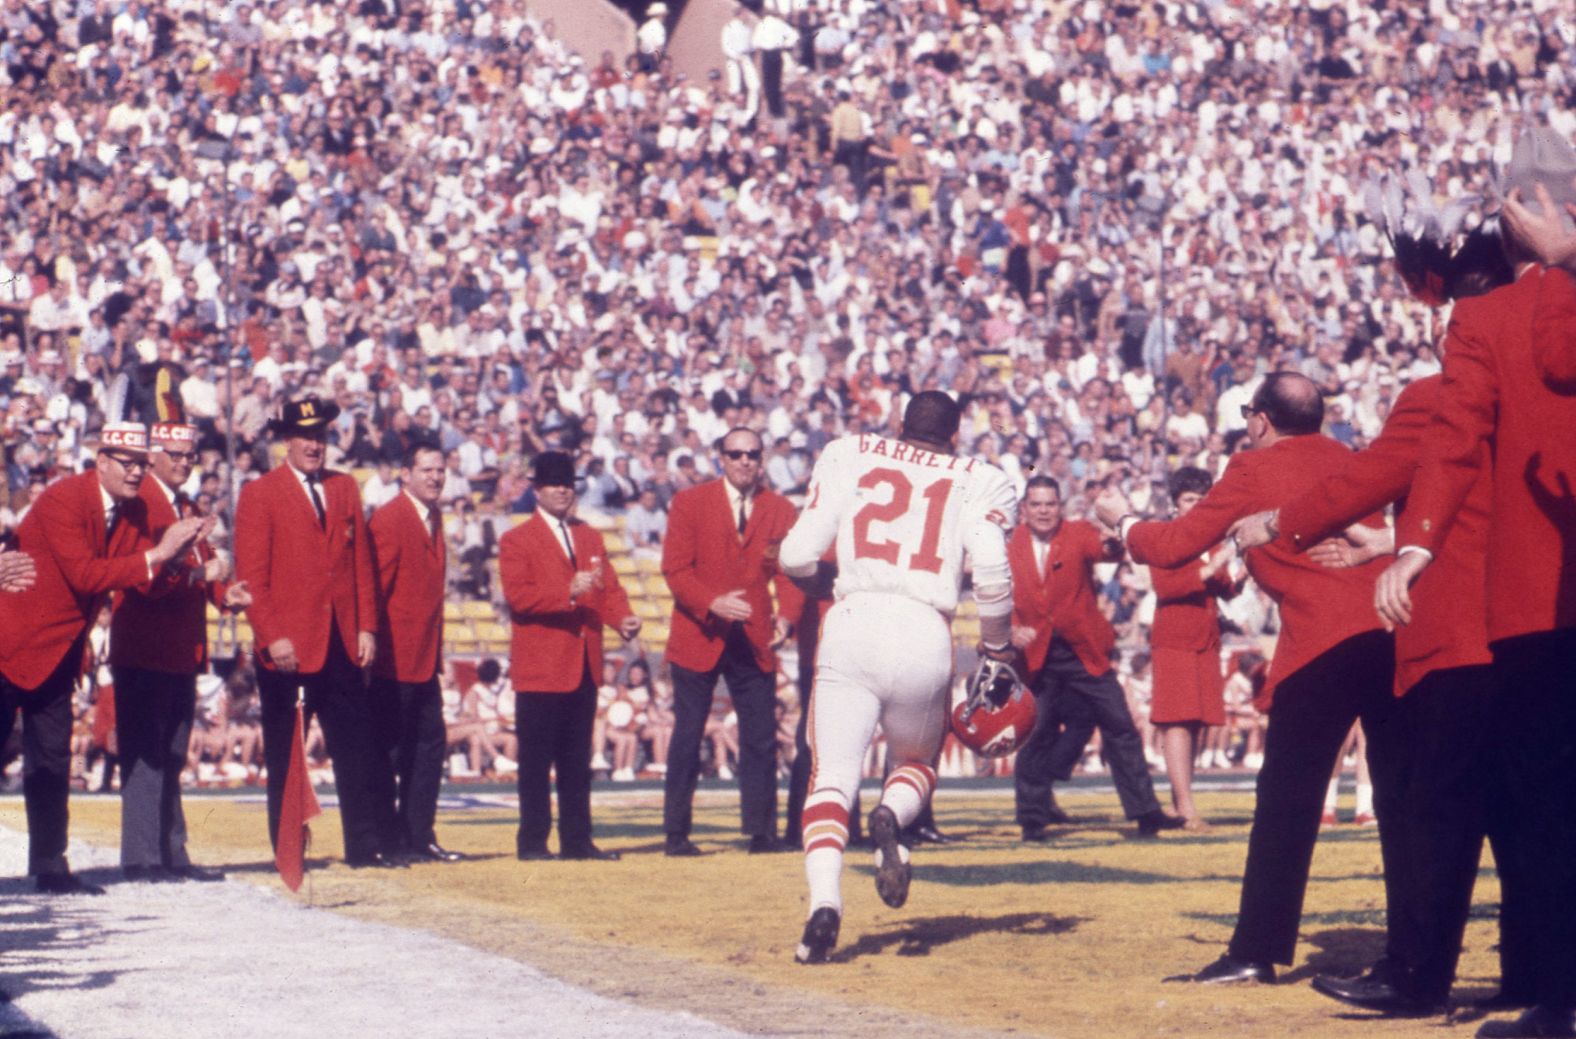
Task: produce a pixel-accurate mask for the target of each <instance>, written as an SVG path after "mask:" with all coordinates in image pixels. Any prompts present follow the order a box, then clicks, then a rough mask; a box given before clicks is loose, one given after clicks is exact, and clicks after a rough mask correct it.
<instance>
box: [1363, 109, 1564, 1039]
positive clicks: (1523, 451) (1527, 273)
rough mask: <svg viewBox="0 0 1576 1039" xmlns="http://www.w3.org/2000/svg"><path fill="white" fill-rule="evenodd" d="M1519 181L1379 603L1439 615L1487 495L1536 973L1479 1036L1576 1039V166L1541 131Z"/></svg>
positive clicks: (1530, 142) (1466, 306) (1502, 709)
mask: <svg viewBox="0 0 1576 1039" xmlns="http://www.w3.org/2000/svg"><path fill="white" fill-rule="evenodd" d="M1506 181H1507V184H1506V187H1507V189H1508V192H1509V198H1508V199H1507V201H1506V204H1505V213H1504V216H1505V220H1504V227H1505V231H1506V233H1505V234H1504V236H1503V238H1504V245H1505V255H1506V257H1507V259H1508V260H1509V261H1510V264H1511V266H1512V268H1513V271H1514V277H1515V280H1514V281H1513V282H1512V283H1511V284H1509V285H1506V286H1505V287H1503V288H1501V289H1499V290H1497V291H1495V292H1493V293H1490V294H1488V295H1486V296H1483V297H1481V298H1479V299H1471V300H1464V301H1462V302H1461V303H1460V304H1459V305H1458V306H1457V307H1456V308H1455V312H1454V313H1453V314H1452V315H1451V321H1450V328H1449V333H1448V336H1447V347H1446V350H1445V369H1444V378H1443V382H1442V390H1441V394H1440V396H1441V400H1440V403H1439V406H1438V408H1437V410H1436V412H1435V415H1434V418H1433V420H1432V422H1431V423H1430V425H1429V428H1428V430H1427V432H1426V433H1425V435H1424V444H1423V451H1422V460H1421V464H1420V465H1419V467H1418V470H1417V473H1416V475H1415V476H1413V478H1412V481H1411V486H1410V488H1409V491H1408V505H1407V509H1406V511H1405V512H1404V513H1403V514H1402V516H1401V517H1400V520H1399V522H1398V523H1397V526H1396V543H1397V544H1398V545H1399V546H1400V548H1399V550H1398V552H1397V555H1396V560H1395V562H1394V563H1392V564H1391V565H1390V568H1389V569H1388V570H1386V571H1385V573H1384V574H1383V575H1382V576H1381V577H1380V579H1379V583H1378V587H1377V588H1376V589H1375V593H1374V596H1375V605H1376V607H1377V608H1378V610H1379V615H1380V617H1381V618H1383V619H1384V621H1385V623H1386V624H1387V625H1392V626H1394V625H1402V626H1404V625H1412V624H1418V623H1420V617H1422V616H1423V611H1424V610H1425V609H1429V608H1433V607H1435V606H1437V605H1439V604H1438V602H1437V600H1439V599H1440V598H1441V596H1442V595H1447V594H1448V590H1443V589H1441V588H1439V587H1438V586H1437V585H1430V584H1429V581H1430V580H1431V579H1432V577H1433V574H1434V571H1435V570H1436V568H1441V567H1443V566H1445V565H1446V563H1447V557H1448V554H1449V551H1450V539H1452V538H1453V537H1455V536H1456V529H1457V528H1458V527H1459V526H1460V523H1461V517H1462V514H1463V511H1464V509H1463V506H1464V505H1465V503H1466V502H1467V501H1468V500H1469V499H1470V497H1471V495H1472V494H1473V490H1474V488H1475V487H1476V485H1477V484H1478V482H1479V481H1480V480H1482V479H1486V480H1487V481H1488V487H1489V494H1488V514H1489V522H1488V538H1487V545H1486V565H1485V568H1484V569H1485V574H1486V583H1485V595H1486V607H1485V611H1484V616H1485V622H1486V628H1487V638H1488V648H1489V651H1490V653H1491V654H1492V657H1493V663H1492V665H1491V666H1492V669H1493V673H1494V679H1495V681H1496V683H1497V688H1498V693H1497V697H1498V702H1497V703H1496V710H1494V711H1493V712H1492V714H1491V731H1490V734H1489V741H1490V746H1491V748H1492V750H1491V753H1492V754H1494V756H1495V758H1496V760H1497V762H1498V766H1499V767H1500V768H1502V769H1503V770H1504V771H1503V773H1502V774H1503V775H1504V782H1503V784H1502V791H1501V792H1500V794H1499V800H1498V801H1497V803H1496V804H1494V805H1493V807H1492V815H1493V816H1494V817H1495V819H1496V820H1497V821H1498V823H1499V824H1500V827H1501V829H1502V831H1503V834H1504V845H1505V858H1506V859H1507V860H1508V862H1507V865H1508V866H1509V867H1510V872H1511V874H1512V882H1513V884H1514V885H1519V888H1520V893H1519V895H1518V894H1515V892H1514V891H1507V896H1506V898H1507V902H1510V901H1511V900H1512V899H1513V898H1514V899H1524V900H1525V901H1524V902H1523V903H1521V904H1524V905H1526V906H1527V907H1528V910H1529V911H1528V913H1527V917H1526V927H1527V929H1526V932H1525V934H1524V935H1523V938H1524V940H1525V942H1526V948H1525V949H1524V950H1523V953H1524V957H1525V958H1524V960H1523V961H1521V962H1523V963H1524V964H1525V967H1526V970H1527V973H1526V975H1525V976H1523V977H1522V978H1520V979H1512V978H1511V977H1508V976H1507V977H1506V978H1505V979H1504V986H1505V987H1504V988H1503V989H1502V991H1501V996H1502V997H1503V998H1502V1000H1501V1001H1500V1002H1501V1004H1502V1005H1507V1006H1516V1005H1528V1004H1530V1006H1528V1009H1527V1010H1526V1011H1525V1012H1524V1013H1523V1014H1522V1015H1521V1016H1520V1017H1518V1018H1515V1019H1512V1020H1500V1021H1489V1022H1486V1023H1485V1024H1484V1025H1483V1027H1482V1028H1481V1029H1480V1030H1479V1031H1478V1035H1479V1036H1489V1037H1493V1036H1499V1037H1505V1039H1518V1037H1523V1036H1528V1037H1544V1036H1564V1037H1576V780H1573V778H1572V772H1573V769H1576V695H1573V694H1572V680H1571V666H1572V662H1573V661H1576V435H1573V430H1576V283H1573V281H1572V278H1571V274H1570V270H1569V267H1570V266H1571V265H1572V264H1573V257H1576V233H1573V224H1572V222H1571V220H1570V216H1571V214H1573V213H1576V150H1573V149H1572V148H1571V147H1570V145H1569V144H1568V143H1567V142H1566V141H1564V140H1563V139H1561V138H1559V137H1558V136H1557V135H1555V134H1553V133H1551V132H1549V131H1547V130H1532V131H1529V132H1528V133H1526V134H1525V135H1523V137H1522V138H1521V140H1520V141H1518V143H1517V145H1516V148H1515V152H1514V154H1513V155H1512V158H1511V165H1510V169H1509V171H1508V175H1507V177H1506ZM1549 262H1558V263H1561V264H1563V265H1565V267H1566V268H1567V269H1550V268H1545V266H1544V265H1543V264H1544V263H1549ZM1414 582H1415V585H1414ZM1414 599H1415V600H1416V601H1415V604H1414ZM1513 980H1517V981H1519V984H1518V985H1516V986H1514V987H1513V985H1512V981H1513Z"/></svg>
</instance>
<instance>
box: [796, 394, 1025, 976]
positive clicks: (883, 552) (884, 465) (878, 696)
mask: <svg viewBox="0 0 1576 1039" xmlns="http://www.w3.org/2000/svg"><path fill="white" fill-rule="evenodd" d="M959 418H960V409H959V408H958V405H957V404H956V403H955V402H954V401H953V400H952V398H950V397H948V396H947V395H946V394H945V393H941V392H939V391H935V390H927V391H925V392H923V393H919V394H916V395H915V396H914V398H913V399H912V400H910V401H909V404H908V407H907V408H906V409H905V411H904V413H903V429H902V434H901V436H900V438H899V439H895V440H894V439H891V438H888V437H881V436H876V435H874V434H870V433H863V434H858V435H850V436H845V437H841V438H839V439H838V440H835V441H833V442H832V443H831V444H828V445H827V447H826V449H825V451H823V452H822V454H821V457H820V459H818V460H817V462H816V465H815V471H814V474H813V476H812V478H811V484H810V496H809V502H808V504H807V505H806V506H805V509H804V511H803V512H802V513H801V514H800V515H799V518H798V520H797V521H796V522H795V523H794V526H793V529H792V530H790V531H789V533H788V536H787V538H786V539H785V540H784V541H783V543H782V550H781V555H780V558H779V564H780V565H781V567H782V569H783V571H784V572H785V573H787V574H788V575H789V576H790V577H792V578H794V579H795V580H796V581H798V582H800V583H801V586H803V587H807V588H808V587H814V586H815V585H816V584H817V582H820V583H825V582H827V581H829V580H831V579H832V566H831V564H826V563H822V562H820V560H821V557H822V556H823V554H824V553H825V552H826V550H827V549H828V548H830V547H831V546H832V545H833V543H834V541H835V543H836V546H837V556H836V557H837V564H836V577H835V582H836V583H835V585H834V589H833V594H834V597H835V598H836V600H837V601H836V605H834V606H833V607H832V608H831V610H830V611H829V612H828V613H827V615H826V620H825V622H824V624H823V627H822V632H821V643H820V651H819V653H818V654H817V657H816V668H815V683H814V686H813V688H812V691H811V695H810V704H809V707H808V708H807V709H808V710H809V711H810V747H811V753H812V759H811V760H812V765H811V768H812V772H811V778H810V794H809V796H808V797H807V798H806V800H805V807H804V851H805V856H804V865H805V876H806V879H807V880H808V881H809V886H810V899H809V910H810V914H809V919H808V920H807V921H806V923H805V927H804V936H803V938H802V939H801V940H800V943H799V947H798V949H797V951H796V952H795V954H794V958H795V959H796V960H798V961H799V962H800V963H822V962H824V961H825V960H826V958H827V956H828V954H829V953H830V952H831V950H832V948H833V947H834V946H835V945H836V944H837V932H838V928H839V927H840V925H841V923H842V912H843V898H842V870H843V849H844V847H845V846H846V845H847V843H848V811H849V805H850V803H851V802H852V800H853V796H854V792H855V791H856V790H857V789H858V785H859V778H860V771H861V766H862V764H863V761H864V757H865V750H866V748H867V747H868V746H869V743H870V739H871V737H872V736H873V735H874V733H875V728H876V725H877V723H879V724H880V725H881V729H882V731H883V732H884V733H885V734H886V740H887V752H888V755H889V758H890V760H891V761H892V763H893V764H894V765H895V767H894V768H893V769H892V770H891V772H890V774H889V775H888V777H887V780H886V784H885V786H884V787H883V789H882V791H881V803H880V805H878V806H877V807H876V809H875V810H874V811H872V812H871V813H870V829H869V833H870V836H871V838H872V840H873V841H874V842H875V845H876V891H877V892H878V893H879V894H880V895H881V899H882V901H884V902H885V903H886V904H887V905H889V906H892V907H894V908H896V907H898V906H901V905H902V904H903V903H904V901H906V900H907V898H908V885H909V877H910V866H909V861H908V849H907V848H905V847H903V846H902V845H901V844H900V843H899V842H898V832H899V831H900V830H902V828H903V827H904V826H906V825H907V824H908V823H909V822H911V821H912V820H913V819H914V818H915V817H916V816H917V815H918V814H919V812H920V810H921V809H922V808H923V807H924V806H925V803H926V802H927V800H928V799H929V798H930V794H931V791H932V790H933V789H934V788H935V785H936V773H935V771H934V770H933V769H932V768H931V762H932V761H934V760H935V758H936V753H937V751H938V750H939V749H940V747H941V740H942V737H943V736H944V735H945V733H946V729H947V710H946V698H947V692H948V689H949V687H950V685H951V680H952V633H951V618H952V614H953V612H954V611H955V610H956V609H957V605H958V588H959V585H960V584H961V583H962V579H963V560H964V556H965V554H966V555H967V556H968V557H969V559H970V560H971V562H972V564H973V573H974V597H975V601H976V602H977V603H978V605H979V615H980V636H981V646H980V650H981V654H982V657H983V658H984V659H985V660H991V659H994V660H1001V661H1005V660H1010V659H1011V658H1012V653H1013V651H1012V649H1011V637H1012V577H1011V574H1010V571H1009V570H1008V566H1007V547H1006V537H1007V532H1008V531H1010V530H1011V529H1012V526H1013V522H1014V517H1015V515H1016V511H1017V496H1016V495H1015V494H1014V492H1013V487H1012V482H1011V481H1010V480H1009V479H1008V478H1007V476H1006V474H1005V473H1003V472H1002V471H1001V470H999V469H997V468H996V467H994V466H992V465H989V464H987V463H985V462H982V461H978V460H966V459H962V458H958V457H956V456H955V455H954V453H953V452H954V451H955V449H956V446H957V439H958V422H959Z"/></svg>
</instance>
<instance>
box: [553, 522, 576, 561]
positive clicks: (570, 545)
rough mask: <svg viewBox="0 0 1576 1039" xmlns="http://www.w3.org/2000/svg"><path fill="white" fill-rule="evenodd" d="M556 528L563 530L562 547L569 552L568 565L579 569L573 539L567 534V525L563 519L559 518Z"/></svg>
mask: <svg viewBox="0 0 1576 1039" xmlns="http://www.w3.org/2000/svg"><path fill="white" fill-rule="evenodd" d="M558 529H559V530H561V531H563V532H564V548H565V549H566V550H567V551H568V552H569V565H570V566H571V567H572V568H574V569H576V570H579V569H580V563H579V561H578V560H576V559H575V540H574V538H572V537H570V536H569V527H568V526H567V525H565V523H564V521H563V520H559V521H558Z"/></svg>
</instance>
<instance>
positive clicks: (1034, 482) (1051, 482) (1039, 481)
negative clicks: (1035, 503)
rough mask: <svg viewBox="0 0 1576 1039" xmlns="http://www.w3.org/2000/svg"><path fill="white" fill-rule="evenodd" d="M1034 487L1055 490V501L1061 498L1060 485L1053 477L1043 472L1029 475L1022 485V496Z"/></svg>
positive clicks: (1026, 494) (1026, 495)
mask: <svg viewBox="0 0 1576 1039" xmlns="http://www.w3.org/2000/svg"><path fill="white" fill-rule="evenodd" d="M1036 487H1047V488H1049V489H1050V490H1053V491H1055V492H1056V500H1057V501H1061V500H1062V485H1061V484H1059V483H1057V482H1056V479H1055V477H1051V476H1046V475H1045V474H1044V473H1039V474H1037V475H1035V476H1031V477H1029V479H1028V482H1027V483H1025V484H1024V485H1023V496H1024V497H1025V498H1027V497H1028V496H1029V492H1030V491H1032V490H1034V489H1035V488H1036Z"/></svg>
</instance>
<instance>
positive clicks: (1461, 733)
mask: <svg viewBox="0 0 1576 1039" xmlns="http://www.w3.org/2000/svg"><path fill="white" fill-rule="evenodd" d="M1499 704H1500V698H1499V696H1498V694H1497V691H1496V680H1495V674H1494V669H1493V668H1492V667H1490V666H1488V665H1486V664H1485V665H1480V666H1475V667H1458V668H1449V669H1447V670H1442V671H1434V672H1432V673H1430V674H1429V675H1427V676H1426V677H1425V678H1423V680H1422V681H1420V682H1418V683H1417V684H1416V685H1415V686H1413V687H1412V688H1411V689H1410V690H1409V691H1408V692H1407V694H1406V696H1405V697H1404V698H1403V699H1402V700H1401V702H1400V704H1399V709H1400V718H1401V724H1402V732H1403V734H1404V736H1405V738H1404V739H1403V740H1402V741H1400V743H1399V746H1398V747H1397V750H1398V753H1399V755H1400V756H1401V757H1402V759H1403V761H1404V766H1403V769H1402V770H1401V774H1400V775H1399V777H1398V778H1399V782H1400V784H1401V806H1402V808H1401V813H1400V819H1399V820H1398V822H1399V823H1400V826H1398V827H1397V828H1396V830H1397V832H1396V837H1397V838H1398V839H1403V840H1405V841H1406V842H1407V845H1408V851H1407V861H1408V862H1410V863H1411V864H1412V866H1413V873H1412V876H1411V877H1410V878H1409V879H1408V880H1407V882H1406V883H1404V884H1401V885H1395V886H1392V887H1391V889H1390V890H1391V892H1392V894H1394V895H1395V896H1396V897H1397V898H1398V901H1397V902H1393V903H1391V904H1390V906H1389V907H1388V913H1387V918H1386V919H1387V932H1388V943H1387V948H1386V954H1387V956H1388V957H1389V959H1390V960H1391V963H1392V967H1393V968H1394V970H1393V974H1394V977H1395V982H1394V983H1395V984H1396V985H1397V986H1399V987H1400V988H1401V989H1402V990H1403V991H1405V992H1406V993H1407V994H1408V995H1410V996H1414V997H1416V998H1418V999H1423V1000H1428V1001H1437V1000H1443V999H1444V998H1445V997H1446V996H1447V995H1449V992H1450V985H1451V982H1452V981H1453V980H1454V979H1455V974H1456V962H1457V960H1458V959H1459V958H1460V955H1461V939H1462V935H1463V934H1464V933H1465V931H1466V923H1467V917H1468V914H1469V913H1470V911H1471V908H1472V888H1473V885H1474V884H1475V883H1476V881H1477V872H1478V860H1479V857H1480V855H1481V853H1482V848H1483V838H1484V835H1485V833H1486V832H1487V827H1488V816H1487V807H1488V804H1489V792H1490V790H1491V789H1493V788H1494V787H1495V786H1496V785H1497V784H1496V783H1495V781H1494V765H1493V763H1492V759H1491V753H1492V750H1493V739H1492V732H1493V719H1494V713H1495V712H1496V711H1497V710H1498V709H1499ZM1490 836H1491V837H1492V839H1493V840H1494V842H1495V847H1496V848H1498V847H1499V845H1500V842H1499V838H1498V835H1497V834H1493V835H1490ZM1502 855H1503V852H1501V851H1496V854H1495V858H1496V861H1497V860H1499V859H1500V858H1501V857H1502ZM1500 886H1501V890H1502V892H1503V895H1502V899H1501V902H1502V905H1503V906H1505V907H1506V908H1505V910H1503V911H1502V913H1501V925H1500V964H1501V970H1502V973H1503V974H1504V975H1505V977H1506V978H1508V979H1512V981H1511V983H1512V984H1515V981H1514V979H1515V978H1516V976H1517V975H1518V974H1521V973H1522V969H1518V968H1517V967H1515V966H1514V963H1515V960H1516V957H1517V951H1518V950H1519V949H1522V948H1524V947H1525V944H1526V943H1525V939H1524V938H1518V937H1517V930H1518V925H1517V923H1516V918H1517V915H1518V913H1517V910H1516V908H1515V906H1516V901H1517V896H1518V895H1519V892H1520V885H1519V884H1517V883H1516V881H1515V878H1514V876H1513V871H1512V870H1507V869H1506V868H1505V864H1501V867H1500Z"/></svg>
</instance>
